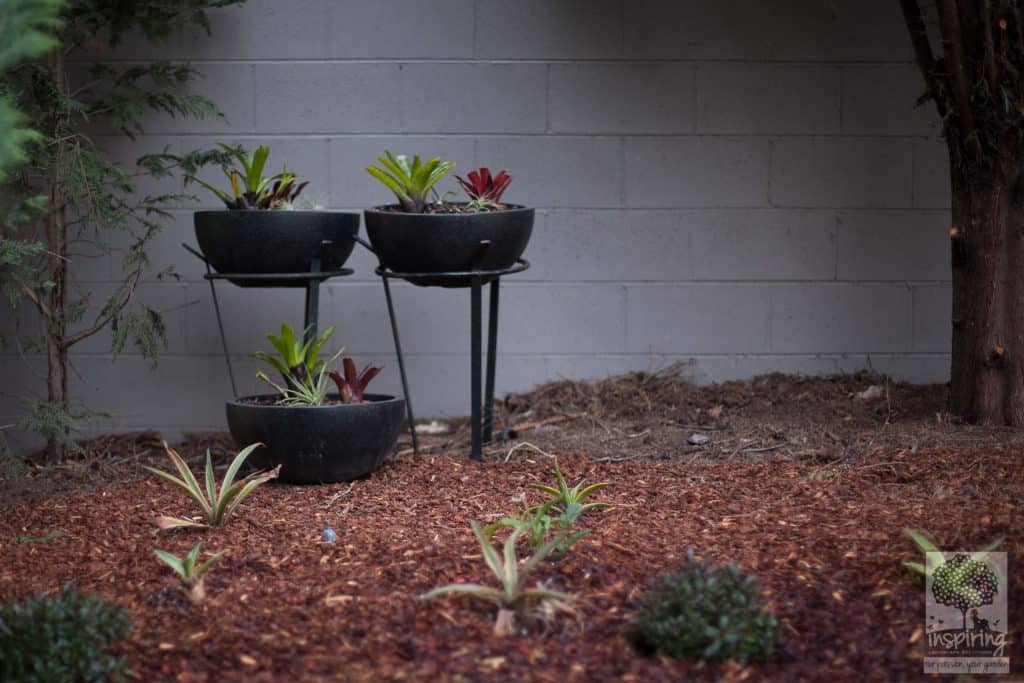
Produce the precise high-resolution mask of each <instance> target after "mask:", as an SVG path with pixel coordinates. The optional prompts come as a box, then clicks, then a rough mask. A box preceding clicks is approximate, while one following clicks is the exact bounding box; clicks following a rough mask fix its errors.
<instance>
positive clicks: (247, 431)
mask: <svg viewBox="0 0 1024 683" xmlns="http://www.w3.org/2000/svg"><path fill="white" fill-rule="evenodd" d="M275 398H276V396H273V395H263V396H246V397H244V398H241V399H237V400H234V401H228V402H227V416H228V428H229V429H230V430H231V436H232V437H233V438H234V440H235V443H236V444H238V447H239V448H243V447H245V446H247V445H248V444H251V443H256V442H261V443H263V444H264V447H263V448H257V449H256V450H255V451H253V453H252V455H251V456H250V460H251V462H252V464H253V465H255V466H256V467H259V468H261V469H269V468H271V467H276V466H278V465H280V466H281V473H280V476H279V479H280V480H281V481H283V482H287V483H290V484H319V483H327V482H334V481H349V480H351V479H357V478H359V477H361V476H363V475H365V474H368V473H370V472H372V471H373V470H375V469H377V468H378V467H379V466H380V464H381V463H382V462H383V461H384V458H385V457H386V456H387V455H388V454H389V453H391V452H392V451H393V450H394V448H395V443H396V442H397V441H398V433H399V432H400V431H401V429H402V420H403V419H405V400H404V399H401V398H395V397H393V396H382V395H379V394H366V395H365V396H364V398H365V399H366V402H365V403H350V404H337V405H324V406H276V405H260V404H256V403H248V402H247V401H252V400H259V399H275ZM328 398H334V399H337V394H334V395H333V396H329V397H328Z"/></svg>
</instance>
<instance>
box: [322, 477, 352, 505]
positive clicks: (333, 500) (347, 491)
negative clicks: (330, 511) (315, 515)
mask: <svg viewBox="0 0 1024 683" xmlns="http://www.w3.org/2000/svg"><path fill="white" fill-rule="evenodd" d="M355 485H356V483H355V482H352V483H351V484H349V485H348V488H347V489H345V490H344V491H342V492H341V493H336V494H334V495H333V496H331V497H330V499H329V500H328V501H327V502H326V503H324V508H325V509H326V508H329V507H331V506H332V505H334V504H335V503H337V502H338V501H339V500H341V499H342V498H344V497H345V496H347V495H348V494H350V493H352V489H353V488H354V487H355Z"/></svg>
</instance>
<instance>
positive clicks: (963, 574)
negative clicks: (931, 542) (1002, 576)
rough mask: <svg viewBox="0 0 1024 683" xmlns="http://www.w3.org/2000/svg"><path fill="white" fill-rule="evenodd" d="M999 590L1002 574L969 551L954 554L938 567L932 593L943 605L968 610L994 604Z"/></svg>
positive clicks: (962, 610) (963, 610)
mask: <svg viewBox="0 0 1024 683" xmlns="http://www.w3.org/2000/svg"><path fill="white" fill-rule="evenodd" d="M998 592H999V577H998V576H996V573H995V571H994V570H993V569H992V567H990V566H989V565H988V563H987V562H985V561H983V560H975V559H972V558H971V557H970V556H968V555H962V554H961V555H954V556H953V558H952V559H950V560H948V561H947V562H945V563H943V564H942V565H941V566H939V567H937V568H936V569H935V575H934V581H933V583H932V595H933V596H935V599H936V600H937V601H938V603H939V604H940V605H946V606H947V607H955V608H956V609H958V610H960V611H961V612H966V611H967V610H969V609H972V608H975V607H981V606H982V605H991V604H992V599H993V598H994V597H995V595H996V593H998Z"/></svg>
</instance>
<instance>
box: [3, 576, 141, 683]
mask: <svg viewBox="0 0 1024 683" xmlns="http://www.w3.org/2000/svg"><path fill="white" fill-rule="evenodd" d="M130 630H131V626H130V624H129V621H128V613H127V611H126V610H124V609H123V608H121V607H118V606H116V605H112V604H110V603H108V602H105V601H104V600H102V599H101V598H99V597H97V596H94V595H87V594H85V593H81V592H79V591H77V590H75V589H74V588H71V587H66V588H64V589H63V590H62V591H61V592H59V593H57V594H56V595H52V596H44V595H38V596H35V597H31V598H28V599H27V600H24V601H22V602H18V603H11V604H7V605H3V606H0V681H19V682H20V683H52V682H53V681H124V680H127V676H128V674H129V673H130V671H129V670H128V668H127V665H126V664H125V661H124V659H123V658H121V657H116V656H114V655H112V654H110V653H109V652H108V651H107V649H108V648H109V646H110V645H111V644H113V643H116V642H117V641H119V640H121V639H122V638H124V637H125V636H127V635H128V632H129V631H130Z"/></svg>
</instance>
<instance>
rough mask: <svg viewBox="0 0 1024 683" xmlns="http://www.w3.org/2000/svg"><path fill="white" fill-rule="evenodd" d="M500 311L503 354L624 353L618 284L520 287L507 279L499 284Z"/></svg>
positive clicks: (621, 291) (623, 319)
mask: <svg viewBox="0 0 1024 683" xmlns="http://www.w3.org/2000/svg"><path fill="white" fill-rule="evenodd" d="M485 302H486V299H485ZM500 309H501V310H500V319H499V337H498V348H499V350H500V351H501V352H503V353H536V354H546V353H578V354H581V353H610V352H622V351H624V350H625V348H624V343H625V336H626V335H625V333H624V328H625V325H626V300H625V289H624V288H623V287H620V286H617V285H605V284H589V285H571V284H537V285H534V284H522V285H520V284H516V283H514V282H513V280H512V278H509V279H508V280H507V281H506V282H504V283H503V284H502V286H501V305H500Z"/></svg>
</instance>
